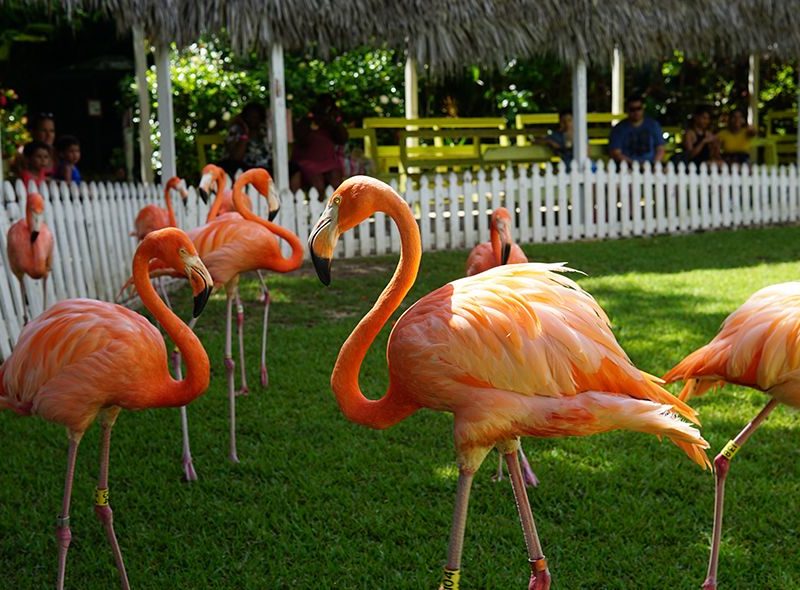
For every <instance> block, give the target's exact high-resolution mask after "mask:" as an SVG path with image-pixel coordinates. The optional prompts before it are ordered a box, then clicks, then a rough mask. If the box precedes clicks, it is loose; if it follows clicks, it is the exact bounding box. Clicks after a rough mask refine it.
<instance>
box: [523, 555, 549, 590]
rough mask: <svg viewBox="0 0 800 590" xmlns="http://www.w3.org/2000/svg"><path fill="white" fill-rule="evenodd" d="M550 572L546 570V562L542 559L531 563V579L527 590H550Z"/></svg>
mask: <svg viewBox="0 0 800 590" xmlns="http://www.w3.org/2000/svg"><path fill="white" fill-rule="evenodd" d="M551 580H552V578H551V577H550V570H549V569H547V560H546V559H545V558H544V557H542V558H541V559H537V560H535V561H533V562H531V579H530V582H529V583H528V590H550V582H551Z"/></svg>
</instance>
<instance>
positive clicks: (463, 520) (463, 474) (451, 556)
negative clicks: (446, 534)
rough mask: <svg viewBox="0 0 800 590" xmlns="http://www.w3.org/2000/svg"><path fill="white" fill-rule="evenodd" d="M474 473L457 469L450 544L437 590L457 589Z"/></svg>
mask: <svg viewBox="0 0 800 590" xmlns="http://www.w3.org/2000/svg"><path fill="white" fill-rule="evenodd" d="M474 475H475V473H474V472H473V471H471V470H469V469H465V468H459V470H458V490H457V491H456V505H455V508H454V509H453V526H452V527H451V528H450V544H449V545H448V548H447V565H446V566H445V568H444V576H443V578H442V583H441V585H440V586H439V590H449V589H451V588H458V580H459V578H460V576H461V553H462V552H463V549H464V531H465V530H466V528H467V507H468V506H469V491H470V489H471V488H472V479H473V477H474Z"/></svg>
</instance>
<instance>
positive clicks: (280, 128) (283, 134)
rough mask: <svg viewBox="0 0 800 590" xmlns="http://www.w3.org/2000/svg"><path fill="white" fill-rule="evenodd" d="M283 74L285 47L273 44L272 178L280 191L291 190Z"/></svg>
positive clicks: (271, 86) (271, 100) (271, 61)
mask: <svg viewBox="0 0 800 590" xmlns="http://www.w3.org/2000/svg"><path fill="white" fill-rule="evenodd" d="M283 72H284V69H283V45H281V44H280V43H273V44H272V50H271V55H270V95H269V101H270V107H271V108H270V110H271V112H272V178H273V181H274V182H275V186H276V187H277V188H278V190H279V191H280V190H281V189H285V188H286V189H288V188H289V136H288V126H287V124H286V88H285V83H284V73H283Z"/></svg>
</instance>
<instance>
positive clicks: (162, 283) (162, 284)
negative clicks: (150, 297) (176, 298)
mask: <svg viewBox="0 0 800 590" xmlns="http://www.w3.org/2000/svg"><path fill="white" fill-rule="evenodd" d="M166 280H167V277H158V278H157V279H156V282H157V284H158V291H159V292H160V293H161V297H162V298H163V299H164V303H166V304H167V307H168V308H169V309H172V303H171V302H170V300H169V292H168V291H167V285H166Z"/></svg>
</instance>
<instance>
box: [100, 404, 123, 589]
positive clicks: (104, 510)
mask: <svg viewBox="0 0 800 590" xmlns="http://www.w3.org/2000/svg"><path fill="white" fill-rule="evenodd" d="M118 415H119V408H116V409H113V410H108V411H106V413H105V416H104V417H103V422H102V435H101V440H100V476H99V477H98V478H97V490H96V495H95V505H94V512H95V514H96V515H97V518H98V519H99V520H100V522H101V523H103V528H104V529H105V530H106V536H107V537H108V542H109V544H110V545H111V552H112V553H113V554H114V562H115V563H116V564H117V570H118V571H119V579H120V585H121V587H122V590H129V589H130V584H128V574H127V573H126V572H125V563H124V562H123V561H122V551H121V550H120V548H119V542H118V541H117V535H116V534H115V533H114V516H113V513H112V511H111V506H110V505H109V504H108V460H109V450H110V447H111V429H112V428H113V426H114V422H115V421H116V419H117V416H118Z"/></svg>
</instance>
